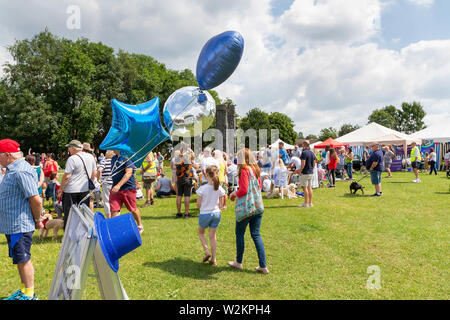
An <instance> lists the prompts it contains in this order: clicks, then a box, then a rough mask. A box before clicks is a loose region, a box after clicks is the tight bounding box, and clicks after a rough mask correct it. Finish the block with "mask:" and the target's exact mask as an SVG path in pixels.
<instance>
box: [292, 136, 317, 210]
mask: <svg viewBox="0 0 450 320" xmlns="http://www.w3.org/2000/svg"><path fill="white" fill-rule="evenodd" d="M302 145H303V151H302V155H301V156H300V159H301V161H302V164H301V166H300V169H298V170H296V171H295V172H294V173H297V174H299V175H300V186H301V187H302V189H303V194H304V198H305V202H304V203H303V204H302V205H300V206H299V207H300V208H310V207H313V204H312V198H313V190H312V180H313V173H314V164H315V162H316V155H315V154H314V152H312V151H311V150H310V149H309V142H308V141H303V143H302Z"/></svg>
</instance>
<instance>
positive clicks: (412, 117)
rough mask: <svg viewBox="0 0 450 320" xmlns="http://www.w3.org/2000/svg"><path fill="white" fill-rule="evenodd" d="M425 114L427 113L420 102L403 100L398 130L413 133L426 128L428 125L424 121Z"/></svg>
mask: <svg viewBox="0 0 450 320" xmlns="http://www.w3.org/2000/svg"><path fill="white" fill-rule="evenodd" d="M425 115H426V113H425V111H424V110H423V107H422V106H421V104H420V103H419V102H416V101H414V102H413V103H412V104H411V103H406V102H403V103H402V110H401V112H400V119H399V124H398V129H397V130H398V131H402V132H405V133H407V134H411V133H414V132H416V131H419V130H422V129H425V128H426V126H425V123H424V122H423V118H424V117H425Z"/></svg>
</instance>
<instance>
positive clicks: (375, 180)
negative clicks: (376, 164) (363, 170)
mask: <svg viewBox="0 0 450 320" xmlns="http://www.w3.org/2000/svg"><path fill="white" fill-rule="evenodd" d="M370 179H371V180H372V184H375V185H376V184H380V183H381V171H377V170H372V171H370Z"/></svg>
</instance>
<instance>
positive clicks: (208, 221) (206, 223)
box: [198, 212, 220, 229]
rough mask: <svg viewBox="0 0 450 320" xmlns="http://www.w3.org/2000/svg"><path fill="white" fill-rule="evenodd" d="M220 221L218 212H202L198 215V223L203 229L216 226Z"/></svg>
mask: <svg viewBox="0 0 450 320" xmlns="http://www.w3.org/2000/svg"><path fill="white" fill-rule="evenodd" d="M219 223H220V212H215V213H203V214H200V215H199V216H198V225H199V226H200V227H202V228H203V229H206V228H217V227H218V226H219Z"/></svg>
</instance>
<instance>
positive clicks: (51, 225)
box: [39, 213, 64, 240]
mask: <svg viewBox="0 0 450 320" xmlns="http://www.w3.org/2000/svg"><path fill="white" fill-rule="evenodd" d="M42 219H43V220H42V223H43V224H44V229H41V231H40V233H39V239H41V240H42V239H44V238H45V237H47V235H48V231H49V230H50V229H53V240H56V239H57V238H58V231H59V229H62V228H63V227H64V220H63V219H53V217H52V215H51V214H50V213H46V214H44V215H43V216H42Z"/></svg>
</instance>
